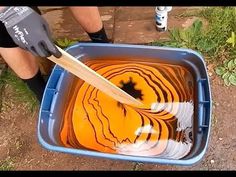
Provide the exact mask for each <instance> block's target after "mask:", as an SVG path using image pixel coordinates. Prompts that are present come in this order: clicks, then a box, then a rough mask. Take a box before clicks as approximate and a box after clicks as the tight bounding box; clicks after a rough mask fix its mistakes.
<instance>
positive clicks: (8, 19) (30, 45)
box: [0, 6, 61, 58]
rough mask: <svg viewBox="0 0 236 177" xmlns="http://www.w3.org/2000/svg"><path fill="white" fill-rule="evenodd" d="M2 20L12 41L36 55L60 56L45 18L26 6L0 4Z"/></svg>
mask: <svg viewBox="0 0 236 177" xmlns="http://www.w3.org/2000/svg"><path fill="white" fill-rule="evenodd" d="M0 21H2V22H3V23H4V25H5V27H6V29H7V31H8V33H9V35H10V36H11V38H12V39H13V40H14V42H15V43H16V44H17V45H18V46H19V47H21V48H23V49H25V50H28V51H30V52H31V53H33V54H34V55H36V56H41V57H49V56H51V55H54V56H55V57H58V58H59V57H60V56H61V52H59V50H58V49H57V48H56V46H55V44H54V43H53V40H52V38H51V33H50V30H49V25H48V23H47V22H46V20H45V19H44V18H43V17H41V16H40V15H39V14H38V13H36V12H35V11H34V10H33V9H31V8H30V7H27V6H0Z"/></svg>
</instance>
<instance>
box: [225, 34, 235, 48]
mask: <svg viewBox="0 0 236 177" xmlns="http://www.w3.org/2000/svg"><path fill="white" fill-rule="evenodd" d="M226 42H227V43H229V44H232V47H234V46H235V43H236V37H235V34H234V32H232V35H231V37H230V38H228V39H227V41H226Z"/></svg>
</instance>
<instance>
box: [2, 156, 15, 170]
mask: <svg viewBox="0 0 236 177" xmlns="http://www.w3.org/2000/svg"><path fill="white" fill-rule="evenodd" d="M13 168H14V165H13V161H12V160H11V158H10V157H8V158H7V159H5V160H4V161H2V162H0V171H10V170H13Z"/></svg>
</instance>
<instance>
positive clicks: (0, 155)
mask: <svg viewBox="0 0 236 177" xmlns="http://www.w3.org/2000/svg"><path fill="white" fill-rule="evenodd" d="M129 8H130V7H127V8H124V9H121V8H118V7H116V8H112V7H104V8H103V9H102V17H103V19H105V20H104V23H105V27H106V28H107V29H108V34H109V37H110V38H113V39H114V41H115V42H116V43H147V42H151V40H156V39H159V38H164V37H166V34H161V35H160V34H157V32H156V31H155V26H151V27H150V26H148V25H149V24H152V20H153V18H154V14H153V8H146V7H145V8H144V10H143V12H146V13H144V14H145V15H143V16H142V17H137V16H135V14H137V12H136V11H137V10H135V9H129ZM122 10H123V12H122ZM132 10H133V11H132ZM184 10H186V9H182V8H176V9H174V10H173V11H172V14H171V15H170V17H169V19H170V21H169V23H170V24H169V26H170V28H171V27H173V26H182V27H183V26H184V25H186V22H188V21H189V19H187V18H181V19H179V18H178V17H176V14H181V13H183V12H184ZM44 11H45V15H49V16H50V18H53V17H52V16H54V17H55V16H56V15H55V14H59V15H58V18H60V19H63V20H58V23H56V22H54V28H60V24H61V23H64V21H67V22H68V26H67V27H65V28H63V30H61V31H60V30H54V32H55V36H67V37H68V36H70V35H69V34H70V32H69V29H71V30H72V31H73V32H71V33H72V34H75V30H76V28H77V26H76V27H75V28H72V26H73V23H74V21H73V20H71V19H66V18H68V13H69V12H68V11H66V10H63V9H60V8H56V9H53V10H52V11H50V10H48V11H46V10H44ZM127 11H129V12H130V13H127ZM47 13H52V14H51V15H50V14H47ZM125 13H127V14H125ZM128 14H130V16H128ZM127 16H128V17H127ZM55 18H56V17H55ZM134 18H136V19H134ZM47 19H49V18H47ZM140 19H141V20H140ZM49 20H50V19H49ZM69 20H71V21H69ZM129 23H132V24H131V26H130V27H129V26H128V24H129ZM109 25H110V26H109ZM124 28H126V29H124ZM127 28H131V29H127ZM118 29H122V30H118ZM134 29H137V30H136V31H135V35H136V36H137V37H136V41H134V40H133V38H132V37H128V36H129V35H131V33H132V31H134ZM77 31H79V34H78V36H85V37H84V39H85V40H87V39H86V35H85V34H84V32H83V31H82V30H81V28H80V27H78V30H77ZM125 31H126V32H127V34H124V33H125ZM139 32H140V33H139ZM141 33H143V35H144V36H145V35H146V34H147V38H143V37H140V36H141V35H142V34H141ZM124 35H125V36H124ZM72 37H77V36H72ZM127 38H128V39H127ZM208 71H209V73H210V80H211V91H212V96H213V103H214V104H213V116H212V126H211V135H210V142H209V146H208V149H207V152H206V154H205V156H204V158H203V160H202V161H201V162H200V163H198V164H196V165H194V166H188V167H183V166H173V165H159V164H152V163H136V162H128V161H120V160H109V159H102V158H93V157H87V156H75V155H71V154H65V153H58V152H51V151H48V150H46V149H44V148H43V147H42V146H41V145H40V144H39V142H38V139H37V121H38V110H36V111H35V112H34V113H33V114H32V113H31V112H29V111H27V109H26V105H24V104H19V103H17V101H16V100H15V99H14V94H15V93H14V90H12V88H10V87H9V88H7V89H5V92H4V98H3V100H2V102H3V111H2V112H1V113H0V162H4V161H6V160H7V159H8V162H9V163H10V164H12V165H13V169H14V170H235V169H236V153H235V152H236V128H235V127H236V121H235V118H236V116H235V115H236V109H235V105H236V87H225V86H224V84H223V82H222V81H221V80H220V78H219V77H217V76H216V75H215V73H214V71H213V66H212V65H208Z"/></svg>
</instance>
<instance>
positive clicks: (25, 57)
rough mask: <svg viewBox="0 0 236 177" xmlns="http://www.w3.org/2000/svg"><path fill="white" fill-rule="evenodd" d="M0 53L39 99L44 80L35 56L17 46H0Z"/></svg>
mask: <svg viewBox="0 0 236 177" xmlns="http://www.w3.org/2000/svg"><path fill="white" fill-rule="evenodd" d="M0 55H1V56H2V57H3V59H4V60H5V61H6V63H7V64H8V66H9V67H10V68H11V69H12V70H13V71H14V72H15V73H16V74H17V76H18V77H19V78H21V79H22V80H23V81H24V82H25V83H26V84H27V86H28V87H29V88H30V89H31V90H32V91H33V92H34V93H35V95H36V96H37V98H38V100H39V101H41V100H42V96H43V92H44V89H45V86H46V82H45V81H44V79H43V77H42V75H41V72H40V70H39V66H38V63H37V58H36V57H35V56H33V55H32V54H31V53H29V52H27V51H26V50H23V49H21V48H19V47H14V48H0Z"/></svg>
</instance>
